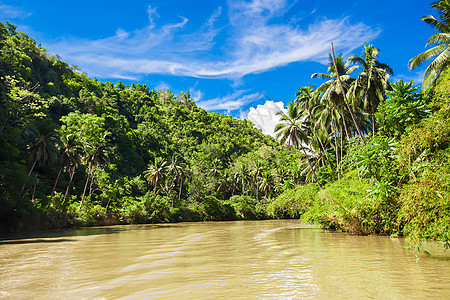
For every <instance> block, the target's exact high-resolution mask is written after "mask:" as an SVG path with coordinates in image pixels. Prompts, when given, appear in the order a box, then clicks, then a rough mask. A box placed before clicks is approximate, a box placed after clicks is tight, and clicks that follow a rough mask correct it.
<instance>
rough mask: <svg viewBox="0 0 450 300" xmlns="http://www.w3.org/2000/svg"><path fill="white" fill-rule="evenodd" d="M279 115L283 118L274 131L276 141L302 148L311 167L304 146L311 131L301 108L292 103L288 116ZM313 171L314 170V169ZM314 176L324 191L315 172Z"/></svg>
mask: <svg viewBox="0 0 450 300" xmlns="http://www.w3.org/2000/svg"><path fill="white" fill-rule="evenodd" d="M277 115H279V116H281V118H280V121H279V122H278V124H277V125H276V126H275V129H274V132H275V137H276V139H279V140H280V141H281V143H283V144H284V143H286V141H287V142H288V144H289V145H292V146H294V147H296V148H301V150H302V151H303V153H304V154H305V156H306V159H307V160H308V164H309V165H310V167H311V163H310V161H309V156H308V154H307V153H306V149H305V147H304V146H303V143H308V131H309V129H308V128H306V127H305V123H304V122H303V120H302V117H303V111H301V110H300V109H299V107H298V106H297V105H295V102H290V103H289V104H288V111H287V114H286V113H285V112H283V111H279V112H278V113H277ZM311 170H313V168H312V167H311ZM313 174H314V178H315V179H316V182H317V184H318V185H319V188H320V189H322V187H321V186H320V183H319V180H318V179H317V176H316V173H315V171H314V170H313Z"/></svg>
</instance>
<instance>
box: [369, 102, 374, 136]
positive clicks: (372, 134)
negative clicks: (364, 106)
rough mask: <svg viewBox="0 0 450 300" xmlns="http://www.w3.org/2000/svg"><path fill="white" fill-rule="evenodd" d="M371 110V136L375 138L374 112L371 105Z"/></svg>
mask: <svg viewBox="0 0 450 300" xmlns="http://www.w3.org/2000/svg"><path fill="white" fill-rule="evenodd" d="M370 106H371V108H372V136H375V110H374V107H373V105H370Z"/></svg>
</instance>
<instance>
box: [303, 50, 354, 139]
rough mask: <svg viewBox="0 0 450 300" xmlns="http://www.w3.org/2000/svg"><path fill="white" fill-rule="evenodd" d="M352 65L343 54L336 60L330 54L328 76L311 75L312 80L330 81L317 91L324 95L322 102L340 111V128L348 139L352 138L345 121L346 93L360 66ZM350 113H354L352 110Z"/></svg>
mask: <svg viewBox="0 0 450 300" xmlns="http://www.w3.org/2000/svg"><path fill="white" fill-rule="evenodd" d="M334 61H335V62H334ZM350 64H351V62H350V61H348V60H347V61H345V62H344V58H343V57H342V54H339V55H338V56H337V57H336V58H335V60H334V59H333V55H332V54H331V53H330V54H329V63H328V73H327V74H325V73H314V74H312V75H311V78H322V79H328V80H327V81H326V82H324V83H322V84H321V85H320V86H319V87H318V88H317V91H318V92H319V93H322V99H321V101H322V102H323V103H327V105H328V106H329V107H330V108H331V109H332V110H336V111H338V112H339V114H340V115H341V117H340V122H339V127H342V126H343V127H344V129H345V132H346V134H347V138H350V136H349V132H348V129H347V122H346V120H345V113H344V104H345V102H344V93H346V92H347V90H348V88H349V86H350V83H351V81H352V78H351V77H350V74H351V73H353V72H354V71H355V70H356V69H357V68H358V66H350ZM338 74H339V75H338ZM338 76H339V78H338ZM341 83H342V85H341ZM350 113H352V111H351V110H350ZM341 134H342V130H341Z"/></svg>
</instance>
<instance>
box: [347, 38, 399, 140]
mask: <svg viewBox="0 0 450 300" xmlns="http://www.w3.org/2000/svg"><path fill="white" fill-rule="evenodd" d="M379 53H380V50H378V48H376V47H374V46H373V45H367V44H364V53H363V56H362V57H361V56H351V57H349V58H348V61H350V62H351V63H353V64H358V65H361V66H362V71H361V73H359V75H358V77H357V78H356V80H355V81H353V82H352V84H351V87H350V90H349V91H348V94H349V95H350V96H351V97H350V98H351V99H352V100H353V102H354V103H355V104H356V105H355V106H356V107H359V105H358V104H359V103H358V102H359V101H360V100H362V101H363V105H362V107H363V110H364V111H365V112H366V113H367V114H370V116H371V119H372V134H373V135H375V111H376V110H377V107H378V105H379V104H380V103H381V102H382V101H384V100H385V94H384V91H385V90H387V88H388V86H389V77H390V75H392V74H393V71H392V69H391V67H389V66H388V65H387V64H383V63H380V62H379V61H378V55H379Z"/></svg>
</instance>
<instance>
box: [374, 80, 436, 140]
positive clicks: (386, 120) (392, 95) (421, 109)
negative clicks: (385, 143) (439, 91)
mask: <svg viewBox="0 0 450 300" xmlns="http://www.w3.org/2000/svg"><path fill="white" fill-rule="evenodd" d="M391 88H392V91H386V94H387V95H388V96H389V98H388V99H387V100H386V101H384V102H383V103H381V104H380V106H379V107H378V112H377V113H376V114H375V115H376V120H377V126H378V131H379V132H380V133H381V134H383V135H385V136H389V137H395V138H400V136H401V135H403V134H404V133H405V131H406V128H407V127H408V126H411V125H415V124H417V123H419V122H420V120H422V119H423V118H425V117H426V116H427V115H428V114H429V112H430V110H429V109H428V107H427V105H426V104H425V103H424V101H423V100H422V96H421V95H420V94H418V93H416V91H417V90H418V89H419V88H414V87H413V81H412V80H411V81H410V82H409V83H406V82H404V81H403V80H399V81H397V82H395V83H393V84H391Z"/></svg>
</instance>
